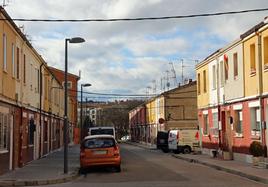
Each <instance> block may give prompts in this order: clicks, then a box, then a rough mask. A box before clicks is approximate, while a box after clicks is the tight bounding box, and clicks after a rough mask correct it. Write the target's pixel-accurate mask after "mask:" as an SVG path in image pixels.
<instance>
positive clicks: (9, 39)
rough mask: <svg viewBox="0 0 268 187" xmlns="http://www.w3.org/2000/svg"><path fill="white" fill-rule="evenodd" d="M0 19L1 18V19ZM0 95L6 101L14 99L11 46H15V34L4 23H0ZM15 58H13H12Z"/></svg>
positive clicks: (14, 83)
mask: <svg viewBox="0 0 268 187" xmlns="http://www.w3.org/2000/svg"><path fill="white" fill-rule="evenodd" d="M1 18H2V17H1ZM4 37H5V41H6V42H5V43H6V69H4V50H3V49H4ZM0 38H1V42H0V48H1V49H2V50H0V66H1V70H2V71H0V80H1V83H0V94H1V96H2V97H4V98H6V99H12V100H14V99H15V94H14V93H15V88H16V86H15V85H16V79H15V77H13V76H12V75H13V74H12V70H13V65H12V63H11V62H12V44H13V45H15V42H16V34H15V32H14V30H13V29H12V27H11V26H10V24H8V23H7V22H5V21H1V22H0ZM14 57H15V56H13V58H14ZM14 60H15V59H14Z"/></svg>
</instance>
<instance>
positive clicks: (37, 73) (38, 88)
mask: <svg viewBox="0 0 268 187" xmlns="http://www.w3.org/2000/svg"><path fill="white" fill-rule="evenodd" d="M39 74H40V73H39V69H36V77H37V79H36V80H37V83H36V84H37V85H36V87H37V93H39V90H40V85H39V84H40V83H39V82H40V79H39V76H40V75H39Z"/></svg>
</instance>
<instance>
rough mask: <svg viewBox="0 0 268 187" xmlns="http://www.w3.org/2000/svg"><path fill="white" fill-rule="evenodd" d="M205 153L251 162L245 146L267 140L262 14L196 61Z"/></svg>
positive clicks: (266, 41)
mask: <svg viewBox="0 0 268 187" xmlns="http://www.w3.org/2000/svg"><path fill="white" fill-rule="evenodd" d="M196 76H197V90H198V91H197V92H198V120H199V126H200V131H201V133H202V136H201V142H202V147H203V152H204V153H208V154H209V153H210V151H211V150H215V149H216V150H219V155H220V156H222V157H223V158H225V159H235V160H243V161H245V162H252V156H251V155H250V154H249V146H250V144H251V142H252V141H254V140H256V141H260V142H261V143H262V145H263V146H264V148H266V146H267V143H268V134H267V130H266V123H267V120H268V104H267V98H268V25H267V19H265V20H264V21H263V22H261V23H259V24H258V25H256V26H254V27H253V28H251V29H250V30H248V31H247V32H245V33H243V34H242V35H241V36H240V38H239V39H238V40H236V41H234V42H233V43H231V44H230V45H228V46H226V47H224V48H221V49H219V50H218V51H216V52H215V53H213V54H211V55H210V56H208V57H207V58H206V59H205V60H203V61H202V62H201V63H199V64H198V65H197V66H196Z"/></svg>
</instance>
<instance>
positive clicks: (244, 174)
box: [172, 154, 268, 184]
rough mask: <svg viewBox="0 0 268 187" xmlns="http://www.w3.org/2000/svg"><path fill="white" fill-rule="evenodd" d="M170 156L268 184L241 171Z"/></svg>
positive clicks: (267, 181) (266, 181)
mask: <svg viewBox="0 0 268 187" xmlns="http://www.w3.org/2000/svg"><path fill="white" fill-rule="evenodd" d="M172 156H173V157H175V158H178V159H181V160H184V161H187V162H191V163H197V164H202V165H204V166H208V167H210V168H214V169H216V170H220V171H225V172H227V173H231V174H234V175H238V176H240V177H245V178H247V179H250V180H253V181H257V182H261V183H264V184H268V179H266V178H262V177H258V176H255V175H251V174H247V173H244V172H241V171H237V170H234V169H230V168H226V167H223V166H219V165H215V164H211V163H207V162H204V161H200V160H198V159H192V158H185V157H182V156H179V155H174V154H173V155H172Z"/></svg>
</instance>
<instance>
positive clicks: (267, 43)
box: [263, 36, 268, 69]
mask: <svg viewBox="0 0 268 187" xmlns="http://www.w3.org/2000/svg"><path fill="white" fill-rule="evenodd" d="M263 47H264V49H263V55H264V62H263V63H264V69H268V36H267V37H265V38H264V41H263Z"/></svg>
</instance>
